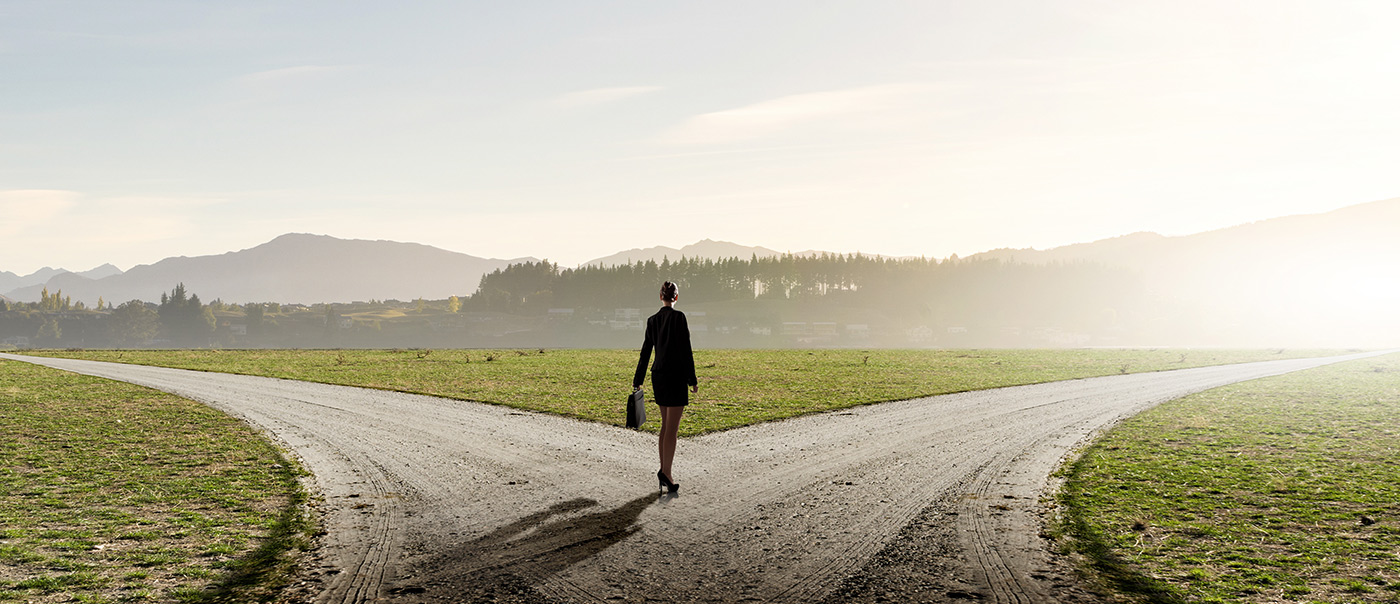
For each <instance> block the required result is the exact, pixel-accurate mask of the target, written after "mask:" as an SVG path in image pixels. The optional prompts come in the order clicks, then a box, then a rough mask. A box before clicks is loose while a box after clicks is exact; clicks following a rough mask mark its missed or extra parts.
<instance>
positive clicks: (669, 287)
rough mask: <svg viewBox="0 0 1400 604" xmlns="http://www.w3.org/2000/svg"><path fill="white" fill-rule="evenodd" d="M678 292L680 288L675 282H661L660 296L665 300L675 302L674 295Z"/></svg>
mask: <svg viewBox="0 0 1400 604" xmlns="http://www.w3.org/2000/svg"><path fill="white" fill-rule="evenodd" d="M679 293H680V288H677V287H676V284H675V283H671V282H670V281H667V282H665V283H662V284H661V297H662V298H665V299H666V301H667V302H675V301H676V295H677V294H679Z"/></svg>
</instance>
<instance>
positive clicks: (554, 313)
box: [548, 308, 574, 319]
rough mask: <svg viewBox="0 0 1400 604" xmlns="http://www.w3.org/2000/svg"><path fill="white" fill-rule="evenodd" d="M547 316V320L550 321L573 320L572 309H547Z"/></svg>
mask: <svg viewBox="0 0 1400 604" xmlns="http://www.w3.org/2000/svg"><path fill="white" fill-rule="evenodd" d="M548 315H549V318H551V319H572V318H574V309H572V308H551V309H549V312H548Z"/></svg>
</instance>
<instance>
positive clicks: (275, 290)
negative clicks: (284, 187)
mask: <svg viewBox="0 0 1400 604" xmlns="http://www.w3.org/2000/svg"><path fill="white" fill-rule="evenodd" d="M815 253H819V252H811V251H808V252H800V253H798V254H795V255H806V254H815ZM780 254H781V253H780V252H778V251H775V250H772V249H769V248H764V247H756V246H745V245H740V244H736V243H730V242H724V241H712V240H709V239H706V240H702V241H699V242H697V243H695V244H692V245H687V246H684V247H681V248H679V249H677V248H670V247H653V248H646V249H632V250H627V251H623V252H619V253H617V254H613V255H610V256H605V257H602V258H596V259H594V260H590V261H588V262H585V263H583V264H584V265H598V266H608V265H617V264H625V263H629V262H635V261H646V260H653V261H657V262H660V261H661V260H662V259H663V258H670V259H672V260H677V259H680V258H681V257H690V258H709V259H715V260H717V259H721V258H730V257H738V258H742V259H748V258H750V257H751V256H759V257H770V256H777V255H780ZM977 259H997V260H1003V261H1015V262H1022V263H1047V262H1095V263H1102V264H1108V265H1115V266H1123V267H1127V268H1130V269H1134V270H1135V271H1137V272H1138V273H1140V274H1141V275H1142V276H1143V278H1144V280H1146V281H1147V282H1148V283H1149V284H1151V285H1152V286H1153V287H1154V288H1155V289H1156V290H1157V291H1159V292H1161V295H1163V296H1167V297H1171V298H1174V299H1178V300H1184V301H1188V302H1191V303H1199V304H1201V305H1204V306H1203V308H1204V307H1213V306H1215V304H1214V302H1215V301H1220V300H1227V301H1230V302H1232V303H1233V305H1234V306H1235V307H1239V308H1241V309H1243V310H1242V311H1241V312H1246V313H1253V312H1260V311H1258V310H1257V309H1258V308H1260V307H1264V306H1267V307H1269V308H1277V309H1281V310H1279V312H1281V313H1285V314H1284V315H1281V318H1286V312H1287V311H1289V309H1293V310H1296V309H1297V308H1298V306H1299V305H1312V306H1318V305H1322V304H1333V305H1335V304H1338V303H1344V304H1343V307H1346V308H1359V307H1365V308H1368V309H1369V308H1371V307H1373V306H1376V305H1379V304H1388V303H1390V302H1396V303H1400V299H1397V298H1400V272H1397V271H1396V269H1395V267H1396V266H1400V199H1391V200H1385V201H1376V202H1372V203H1366V204H1360V205H1355V206H1349V207H1345V208H1341V209H1338V210H1335V211H1332V212H1327V213H1322V214H1308V215H1296V216H1286V217H1281V218H1273V219H1269V220H1262V221H1258V222H1252V223H1248V224H1243V225H1239V226H1234V227H1229V228H1225V229H1219V230H1214V231H1209V232H1204V233H1197V234H1193V235H1185V236H1174V237H1168V236H1163V235H1158V234H1155V233H1134V234H1130V235H1124V236H1122V237H1115V238H1110V239H1103V240H1099V241H1095V242H1092V243H1080V244H1074V245H1066V246H1062V247H1056V248H1052V249H1047V250H1035V249H998V250H991V251H987V252H982V253H979V254H974V255H972V256H969V257H968V258H965V259H963V260H964V261H967V260H977ZM527 260H530V261H533V260H535V259H534V258H514V259H495V258H480V257H476V256H470V255H467V254H462V253H458V252H451V251H447V250H443V249H439V248H435V247H430V246H426V245H421V244H415V243H401V242H393V241H366V240H346V239H337V238H335V237H329V236H325V235H309V234H288V235H283V236H281V237H278V238H276V239H274V240H272V241H270V242H268V243H264V244H262V245H259V246H257V247H253V248H250V249H246V250H241V251H236V252H229V253H226V254H221V255H211V256H198V257H192V258H187V257H183V256H182V257H177V258H167V259H165V260H161V261H160V262H156V263H154V264H150V265H140V266H136V267H133V268H132V269H130V270H128V271H125V272H122V271H120V270H119V269H117V268H116V267H114V266H111V265H103V266H101V267H98V268H96V269H93V270H91V271H85V272H83V273H73V272H69V271H65V270H62V269H49V268H46V269H43V270H41V271H38V272H36V273H34V274H32V275H26V276H23V277H20V276H17V275H14V274H13V273H8V272H0V292H4V293H5V296H7V297H8V298H10V299H13V300H17V301H22V302H32V301H37V300H38V299H39V297H40V291H41V290H42V289H43V288H44V287H47V288H48V290H49V291H50V292H56V291H58V290H62V291H63V293H64V295H66V296H71V297H72V298H73V299H74V300H82V301H85V302H87V303H89V304H92V303H94V302H96V300H97V298H98V296H102V297H103V298H104V299H105V300H107V301H111V302H115V303H120V302H122V301H125V300H130V299H141V300H147V301H154V300H159V299H160V295H161V293H162V292H168V291H170V290H171V288H173V287H174V285H175V284H177V283H184V284H185V287H186V289H187V290H188V291H191V292H194V293H196V294H198V295H199V296H200V297H201V298H203V299H204V300H206V301H208V300H214V299H222V300H224V301H226V302H263V301H268V302H289V303H290V302H302V303H314V302H350V301H355V300H370V299H400V300H411V299H415V298H427V299H443V298H446V297H448V296H452V295H456V296H465V295H469V294H471V293H473V292H475V291H476V288H477V284H478V283H479V282H480V280H481V276H482V275H484V274H486V273H489V272H491V271H493V270H496V269H500V268H505V267H506V266H508V265H509V264H512V263H518V262H524V261H527Z"/></svg>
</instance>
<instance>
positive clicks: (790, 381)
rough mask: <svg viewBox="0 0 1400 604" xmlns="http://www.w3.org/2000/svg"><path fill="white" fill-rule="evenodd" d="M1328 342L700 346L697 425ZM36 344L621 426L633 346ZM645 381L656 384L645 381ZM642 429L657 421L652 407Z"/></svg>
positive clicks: (693, 417)
mask: <svg viewBox="0 0 1400 604" xmlns="http://www.w3.org/2000/svg"><path fill="white" fill-rule="evenodd" d="M1340 353H1341V351H1335V350H1332V351H1327V350H1279V349H1274V350H1182V349H1150V350H1148V349H1139V350H1087V349H1081V350H868V351H861V350H697V351H696V352H695V364H696V372H697V374H698V376H699V378H700V393H699V394H698V395H692V398H691V400H692V405H691V406H690V407H689V408H688V409H687V410H686V418H685V421H683V422H682V423H681V435H682V436H693V435H696V434H702V433H706V432H714V431H718V430H726V429H729V428H734V427H738V426H744V425H749V424H755V423H759V422H765V421H771V420H776V419H783V418H787V417H793V416H796V415H802V414H806V413H815V412H821V411H831V410H836V409H843V408H848V407H853V406H856V405H864V404H870V403H877V402H885V401H891V400H901V399H908V398H915V397H920V396H929V395H935V394H946V393H950V392H961V391H966V390H979V389H983V388H997V387H1001V386H1013V385H1019V384H1031V383H1039V382H1050V381H1056V380H1065V379H1071V378H1083V377H1094V376H1103V375H1115V374H1120V373H1137V372H1143V371H1160V370H1166V369H1181V368H1185V367H1199V366H1204V365H1221V364H1227V363H1240V362H1246V361H1265V360H1276V359H1286V358H1298V357H1310V356H1326V355H1330V354H1340ZM35 354H43V355H47V356H62V357H69V358H82V359H92V360H99V361H119V362H124V363H137V364H143V365H159V366H164V367H179V368H183V369H197V370H203V371H221V372H228V373H241V374H247V375H261V376H270V377H279V378H289V379H296V380H307V381H312V382H323V383H328V384H342V385H348V386H364V387H369V388H380V389H386V390H397V391H402V392H414V393H421V394H431V395H435V396H443V397H449V398H458V399H466V400H474V401H481V402H486V403H495V404H500V405H506V406H510V407H515V408H520V409H529V410H534V411H543V412H547V413H555V414H559V415H564V416H567V417H574V418H579V419H585V420H590V421H597V422H604V423H610V424H615V425H619V426H620V425H623V424H624V423H625V419H626V417H625V409H624V407H623V404H622V402H623V399H624V398H625V397H626V395H627V393H628V392H629V391H630V389H631V383H632V373H633V371H634V370H635V368H636V366H637V352H636V351H633V350H539V349H530V350H92V351H45V352H39V353H35ZM645 388H647V389H648V392H650V386H649V385H648V386H645ZM652 416H653V417H652V418H651V421H650V422H648V423H647V424H646V425H645V426H643V428H644V429H647V430H651V431H655V430H657V429H658V428H659V427H660V416H659V415H658V414H652Z"/></svg>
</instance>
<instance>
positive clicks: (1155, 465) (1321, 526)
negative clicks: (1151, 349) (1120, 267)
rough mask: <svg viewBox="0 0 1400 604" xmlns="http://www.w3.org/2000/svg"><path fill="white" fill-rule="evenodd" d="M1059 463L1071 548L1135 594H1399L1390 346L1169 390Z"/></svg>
mask: <svg viewBox="0 0 1400 604" xmlns="http://www.w3.org/2000/svg"><path fill="white" fill-rule="evenodd" d="M1066 474H1067V479H1066V483H1065V486H1064V488H1063V489H1062V490H1061V494H1060V499H1061V503H1062V505H1063V514H1062V521H1063V525H1062V527H1061V530H1062V532H1063V534H1064V536H1066V537H1067V539H1066V541H1067V543H1068V546H1069V547H1070V548H1071V549H1073V550H1077V551H1078V552H1079V553H1081V554H1084V555H1085V556H1086V559H1087V560H1088V561H1089V563H1090V564H1091V566H1092V567H1093V570H1094V572H1095V573H1096V574H1097V575H1098V576H1099V577H1101V578H1103V579H1104V580H1105V581H1107V582H1108V583H1110V584H1112V585H1114V586H1115V587H1116V588H1118V589H1119V590H1122V591H1125V592H1128V593H1130V594H1134V595H1136V596H1138V597H1140V598H1141V599H1143V600H1145V601H1149V602H1280V601H1298V602H1396V601H1400V355H1388V356H1384V357H1378V358H1372V359H1364V360H1358V361H1351V362H1347V363H1341V364H1337V365H1331V366H1327V367H1322V368H1318V369H1313V370H1309V371H1304V372H1298V373H1292V374H1287V375H1283V376H1279V377H1274V378H1268V379H1263V380H1255V381H1250V382H1243V383H1239V384H1234V385H1231V386H1226V387H1222V388H1216V389H1213V390H1209V391H1206V392H1202V393H1199V394H1196V395H1193V396H1190V397H1186V398H1184V399H1180V400H1177V401H1172V402H1170V403H1166V404H1163V405H1161V406H1159V407H1156V408H1154V409H1152V410H1149V411H1147V412H1145V413H1143V414H1141V415H1138V416H1136V417H1134V418H1132V419H1130V420H1128V421H1126V422H1124V423H1123V424H1121V425H1120V426H1118V427H1116V428H1114V429H1113V430H1111V431H1110V432H1108V433H1107V434H1106V435H1105V436H1104V437H1103V438H1102V439H1101V440H1099V441H1098V442H1097V443H1095V444H1094V445H1093V446H1091V447H1089V448H1088V449H1087V450H1086V451H1085V452H1084V454H1083V455H1082V456H1081V457H1080V458H1079V459H1078V460H1077V461H1076V462H1074V463H1073V464H1072V465H1071V466H1070V467H1069V468H1067V471H1066Z"/></svg>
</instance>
